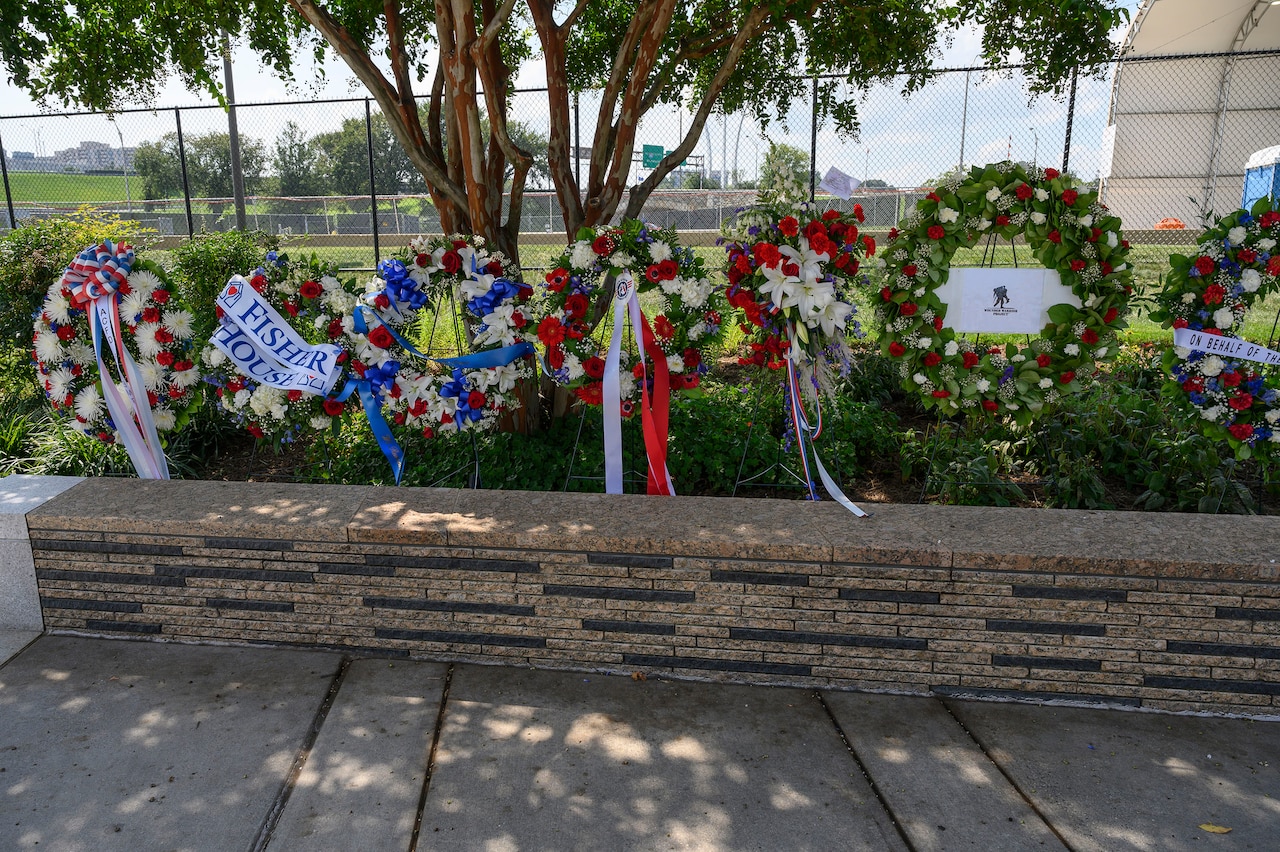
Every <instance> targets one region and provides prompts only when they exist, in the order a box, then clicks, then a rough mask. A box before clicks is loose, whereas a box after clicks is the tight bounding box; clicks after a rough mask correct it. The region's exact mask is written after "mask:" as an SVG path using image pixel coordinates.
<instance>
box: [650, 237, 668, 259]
mask: <svg viewBox="0 0 1280 852" xmlns="http://www.w3.org/2000/svg"><path fill="white" fill-rule="evenodd" d="M649 256H650V257H652V258H653V262H654V263H661V262H662V261H664V260H670V259H671V246H669V245H667V244H666V243H664V242H663V241H662V240H655V241H654V242H653V243H652V244H651V245H650V246H649Z"/></svg>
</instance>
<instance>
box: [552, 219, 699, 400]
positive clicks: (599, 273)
mask: <svg viewBox="0 0 1280 852" xmlns="http://www.w3.org/2000/svg"><path fill="white" fill-rule="evenodd" d="M553 265H554V268H553V269H552V270H551V271H550V272H548V273H547V274H546V276H545V279H544V282H543V285H542V287H541V288H540V290H541V292H540V299H539V308H540V311H539V315H540V316H541V320H540V321H539V323H538V327H537V338H538V340H539V341H540V342H541V343H542V346H543V349H544V353H545V359H546V364H547V366H548V367H549V369H550V370H551V375H552V377H553V378H554V379H555V381H556V382H557V383H558V384H561V385H564V386H566V387H568V388H570V389H571V390H572V391H573V394H574V395H575V396H576V397H577V398H578V399H580V400H582V401H583V402H585V403H587V404H588V405H600V404H601V402H602V396H603V382H602V379H603V378H604V370H605V360H606V355H607V352H606V349H607V347H605V346H602V345H601V344H600V343H598V342H597V341H596V340H595V339H594V338H593V337H592V334H591V332H592V330H593V322H594V320H593V317H592V315H591V314H592V309H593V305H596V304H597V302H598V301H599V300H600V298H601V289H602V288H603V287H604V286H605V282H606V279H607V278H610V279H611V277H615V278H616V276H618V275H620V274H622V273H624V272H625V273H628V274H630V275H631V276H632V278H633V279H634V281H635V283H636V286H637V289H638V292H639V298H640V301H641V304H642V306H643V307H645V308H646V311H645V313H646V315H647V321H648V322H649V323H650V327H651V330H652V335H653V340H654V342H656V345H657V347H658V348H660V349H661V351H662V353H663V355H664V356H665V359H666V365H667V370H668V371H669V375H670V387H671V390H673V391H687V390H692V389H694V388H697V387H698V385H699V384H700V382H701V381H702V376H704V375H705V374H706V372H707V370H708V366H709V365H708V364H707V363H706V362H705V360H704V352H705V351H706V349H707V347H708V346H710V345H711V344H712V343H713V342H714V341H715V340H716V339H717V337H718V335H719V332H720V328H721V316H722V313H723V309H724V303H723V299H722V298H721V297H720V295H719V290H718V288H717V287H716V285H715V284H714V283H712V281H711V280H710V279H709V278H708V276H707V273H706V269H705V268H704V265H703V263H702V260H701V259H699V258H698V257H696V256H695V255H694V253H693V250H692V249H690V248H682V247H681V246H680V244H679V242H678V238H677V237H676V233H675V231H674V230H673V229H669V228H667V229H659V228H654V227H651V226H648V225H644V224H642V223H641V222H638V221H635V220H628V221H624V222H623V223H622V224H621V225H619V226H608V227H602V228H598V229H593V228H583V229H582V230H581V231H579V232H578V239H577V240H576V241H575V242H574V243H573V244H572V245H570V246H569V247H568V249H567V250H566V251H565V253H564V254H562V255H561V256H560V257H559V258H557V259H556V260H555V261H553ZM606 295H607V296H611V295H612V294H611V293H610V294H606ZM655 307H656V310H650V308H655ZM646 348H647V347H646ZM619 371H620V384H621V394H622V399H623V406H622V410H623V414H624V415H625V416H630V415H631V414H632V413H633V411H634V404H633V403H634V400H635V398H636V397H637V396H638V395H639V386H638V384H637V381H636V379H637V378H638V376H639V375H640V364H639V363H638V361H637V360H636V356H635V355H634V354H632V353H629V352H627V351H626V349H625V348H624V349H623V351H622V352H621V353H620V358H619Z"/></svg>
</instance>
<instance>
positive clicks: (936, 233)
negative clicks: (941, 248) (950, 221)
mask: <svg viewBox="0 0 1280 852" xmlns="http://www.w3.org/2000/svg"><path fill="white" fill-rule="evenodd" d="M928 233H929V239H931V240H940V239H942V238H943V237H945V236H946V235H947V229H946V228H944V227H942V226H941V225H930V226H929V231H928Z"/></svg>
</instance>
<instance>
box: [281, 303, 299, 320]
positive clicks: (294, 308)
mask: <svg viewBox="0 0 1280 852" xmlns="http://www.w3.org/2000/svg"><path fill="white" fill-rule="evenodd" d="M284 310H285V313H287V314H288V315H289V316H291V317H296V316H297V315H298V303H297V302H295V301H294V300H293V299H288V300H286V301H285V303H284Z"/></svg>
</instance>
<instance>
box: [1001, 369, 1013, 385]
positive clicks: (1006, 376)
mask: <svg viewBox="0 0 1280 852" xmlns="http://www.w3.org/2000/svg"><path fill="white" fill-rule="evenodd" d="M1012 378H1013V365H1012V364H1010V365H1009V366H1008V367H1005V368H1004V373H1003V375H1001V376H1000V381H999V384H1001V385H1003V384H1004V383H1005V382H1007V381H1009V380H1010V379H1012Z"/></svg>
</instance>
